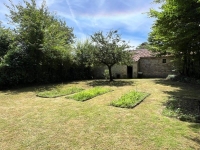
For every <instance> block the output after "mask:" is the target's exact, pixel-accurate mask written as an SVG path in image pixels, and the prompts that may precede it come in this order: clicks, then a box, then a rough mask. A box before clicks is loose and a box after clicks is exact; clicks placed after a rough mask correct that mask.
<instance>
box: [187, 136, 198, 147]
mask: <svg viewBox="0 0 200 150" xmlns="http://www.w3.org/2000/svg"><path fill="white" fill-rule="evenodd" d="M186 138H187V139H189V140H191V141H193V142H195V143H197V145H199V146H200V137H194V138H191V137H186ZM190 148H191V149H196V148H195V147H190Z"/></svg>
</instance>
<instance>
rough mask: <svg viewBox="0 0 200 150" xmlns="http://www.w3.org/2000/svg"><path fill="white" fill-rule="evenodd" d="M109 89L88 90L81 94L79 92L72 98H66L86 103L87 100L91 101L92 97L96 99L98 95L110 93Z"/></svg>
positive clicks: (96, 88) (95, 88)
mask: <svg viewBox="0 0 200 150" xmlns="http://www.w3.org/2000/svg"><path fill="white" fill-rule="evenodd" d="M110 91H111V89H110V88H105V87H94V88H92V89H88V90H85V91H82V92H79V93H77V94H74V95H73V96H68V97H67V98H72V99H74V100H77V101H86V100H88V99H91V98H93V97H96V96H98V95H102V94H105V93H107V92H110Z"/></svg>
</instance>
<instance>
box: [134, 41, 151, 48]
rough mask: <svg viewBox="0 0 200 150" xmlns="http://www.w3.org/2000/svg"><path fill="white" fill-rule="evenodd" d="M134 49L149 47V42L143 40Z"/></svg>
mask: <svg viewBox="0 0 200 150" xmlns="http://www.w3.org/2000/svg"><path fill="white" fill-rule="evenodd" d="M136 49H149V43H148V42H143V43H141V44H140V45H139V46H137V47H136Z"/></svg>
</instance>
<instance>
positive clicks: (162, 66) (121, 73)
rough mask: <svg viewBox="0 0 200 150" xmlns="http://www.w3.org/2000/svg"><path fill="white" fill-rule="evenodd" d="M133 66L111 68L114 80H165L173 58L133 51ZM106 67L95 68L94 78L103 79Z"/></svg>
mask: <svg viewBox="0 0 200 150" xmlns="http://www.w3.org/2000/svg"><path fill="white" fill-rule="evenodd" d="M132 52H133V64H132V65H131V66H126V65H115V66H113V67H112V75H113V77H114V78H157V77H161V78H165V77H167V76H168V75H169V74H171V73H172V70H173V69H174V68H173V63H172V60H173V57H172V56H162V57H156V56H155V54H154V53H152V52H150V51H148V50H146V49H140V50H134V51H132ZM107 69H108V68H107V67H106V66H101V67H96V68H94V70H93V74H94V78H104V72H105V70H107Z"/></svg>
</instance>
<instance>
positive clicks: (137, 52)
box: [133, 49, 155, 61]
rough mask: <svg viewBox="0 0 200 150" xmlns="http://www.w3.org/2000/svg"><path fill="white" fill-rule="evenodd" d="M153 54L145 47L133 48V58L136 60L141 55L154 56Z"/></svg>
mask: <svg viewBox="0 0 200 150" xmlns="http://www.w3.org/2000/svg"><path fill="white" fill-rule="evenodd" d="M154 56H155V54H153V53H152V52H151V51H149V50H147V49H137V50H133V60H134V61H138V60H139V59H140V58H141V57H154Z"/></svg>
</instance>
